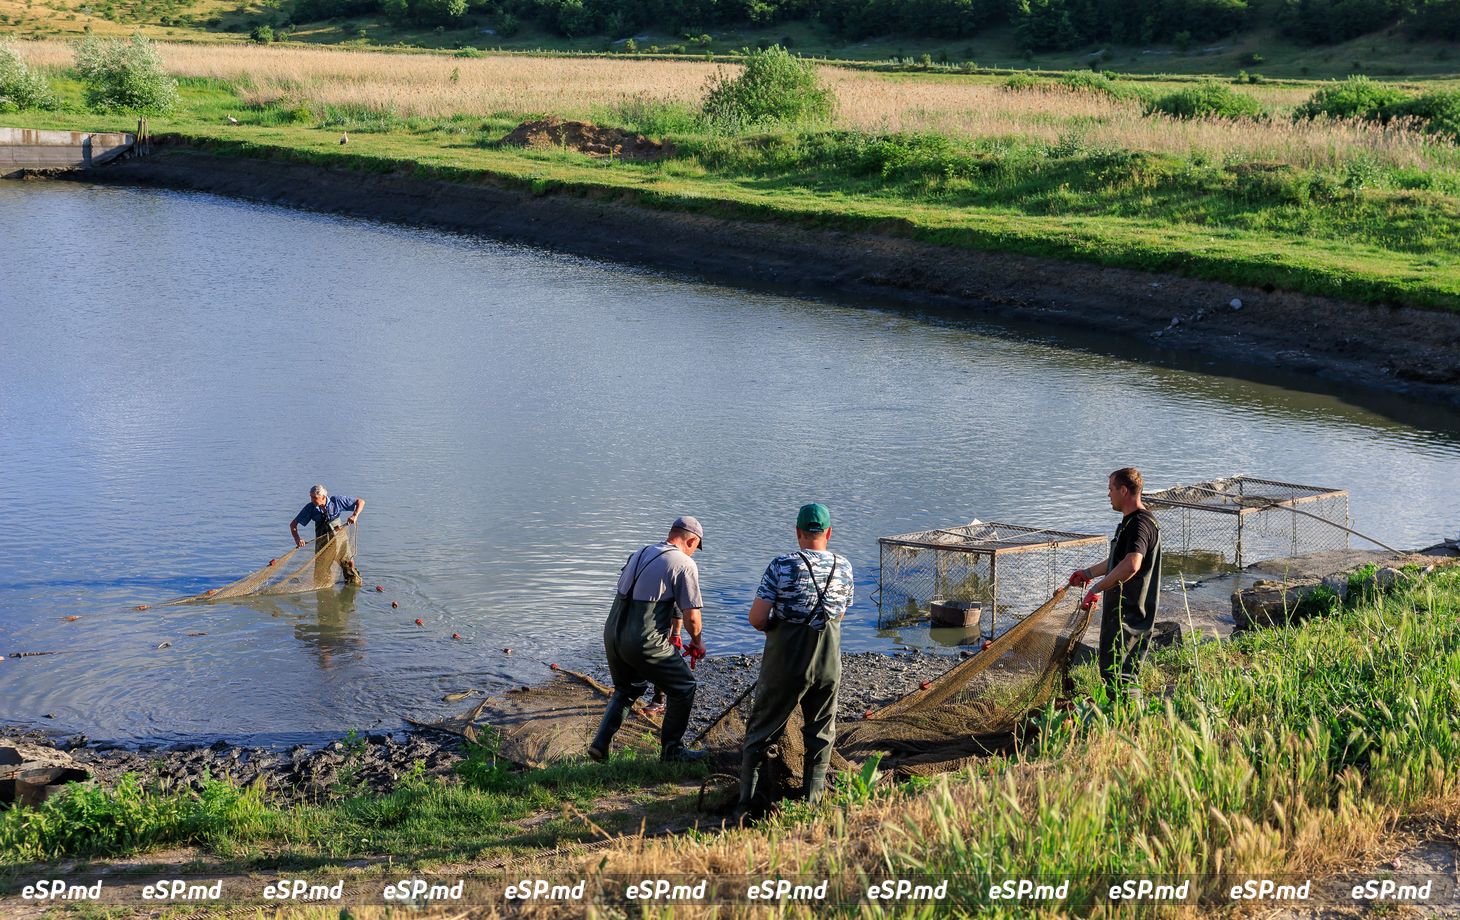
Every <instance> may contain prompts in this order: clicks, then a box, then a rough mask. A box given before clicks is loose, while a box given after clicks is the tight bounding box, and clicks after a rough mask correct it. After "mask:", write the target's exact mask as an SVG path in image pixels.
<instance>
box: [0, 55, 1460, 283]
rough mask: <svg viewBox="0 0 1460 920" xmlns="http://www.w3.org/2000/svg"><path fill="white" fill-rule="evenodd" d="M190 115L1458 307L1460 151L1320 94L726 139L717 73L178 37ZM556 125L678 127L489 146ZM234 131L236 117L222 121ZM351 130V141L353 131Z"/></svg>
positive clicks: (535, 180) (17, 117)
mask: <svg viewBox="0 0 1460 920" xmlns="http://www.w3.org/2000/svg"><path fill="white" fill-rule="evenodd" d="M17 47H19V48H20V49H21V50H22V52H23V54H24V55H25V56H26V57H27V58H28V59H29V60H31V61H32V62H33V63H34V64H36V65H37V66H38V67H41V68H43V69H45V70H46V71H47V72H48V73H49V74H50V75H51V77H52V82H53V84H54V86H55V87H56V89H57V90H58V92H59V94H60V96H61V97H62V100H63V105H62V108H61V110H59V111H54V112H27V113H16V114H12V115H9V116H6V117H5V121H6V123H8V124H12V125H19V126H34V127H56V128H71V129H76V130H94V129H101V128H106V129H126V128H129V127H131V126H133V125H134V124H135V121H134V120H133V119H131V118H128V117H125V116H115V115H113V116H108V115H98V114H94V113H89V112H87V111H86V110H85V106H84V105H83V104H82V101H81V92H80V85H79V83H78V82H77V81H76V79H75V78H74V77H72V76H71V75H70V74H69V71H68V70H67V67H68V63H69V60H70V54H71V52H70V46H69V45H68V44H66V43H63V42H23V43H20V44H19V45H18V46H17ZM162 52H163V58H164V61H165V62H166V65H167V67H168V68H169V70H171V71H172V72H173V73H175V74H177V75H179V76H180V77H182V78H183V86H182V100H183V101H182V105H181V106H180V108H179V109H178V110H177V111H175V112H174V113H172V114H171V115H168V116H166V117H158V118H154V119H153V120H152V126H153V130H154V132H155V133H161V132H168V133H175V134H177V135H180V136H182V137H184V138H187V139H189V140H191V141H193V142H196V143H199V144H203V145H206V146H209V147H211V148H212V149H214V150H217V151H220V152H225V153H237V154H246V155H252V156H265V157H284V158H292V159H298V160H303V161H306V162H316V163H323V164H334V165H340V166H346V167H349V168H354V169H360V170H367V171H378V172H385V171H393V170H399V169H405V170H409V171H413V172H418V173H425V174H428V175H436V176H441V177H444V178H448V179H455V180H461V181H489V182H495V183H502V184H507V185H510V186H515V187H522V188H526V189H530V190H532V191H534V192H538V193H541V192H546V191H550V190H556V191H560V192H564V193H579V194H594V195H601V194H603V193H605V192H610V193H613V194H615V195H618V196H621V197H623V198H625V200H630V201H636V202H638V203H641V204H645V205H648V206H651V207H657V208H668V209H679V210H694V211H699V212H708V213H716V214H721V215H726V216H734V217H743V218H751V219H760V220H778V221H791V222H796V223H801V224H805V225H808V226H824V227H839V228H850V229H870V230H875V231H877V232H893V233H897V234H901V235H905V236H909V237H912V238H916V239H921V240H926V241H930V242H935V243H939V244H946V245H950V246H955V247H968V248H974V249H984V250H995V251H1010V252H1021V253H1031V254H1036V255H1042V256H1050V257H1055V258H1065V259H1076V260H1080V261H1086V262H1095V263H1099V264H1104V265H1114V266H1125V267H1134V268H1141V269H1150V270H1160V271H1175V272H1180V273H1185V274H1189V275H1193V276H1197V277H1204V278H1209V279H1214V280H1221V281H1231V282H1235V283H1240V284H1247V285H1254V286H1263V287H1277V288H1288V289H1294V290H1302V291H1308V292H1312V293H1318V294H1326V295H1333V296H1339V297H1343V298H1349V299H1356V300H1371V301H1387V302H1398V303H1407V304H1413V305H1419V306H1429V307H1438V308H1443V309H1455V308H1457V307H1460V257H1457V255H1456V254H1457V253H1460V148H1457V147H1456V145H1455V144H1454V143H1452V142H1451V141H1450V140H1448V139H1445V138H1443V137H1440V136H1436V135H1431V134H1425V133H1423V132H1420V131H1418V130H1414V129H1413V128H1412V127H1410V126H1407V125H1403V124H1390V125H1377V124H1372V123H1366V122H1353V121H1306V120H1303V121H1294V120H1293V119H1292V118H1291V117H1290V113H1291V112H1292V110H1293V109H1294V108H1295V107H1296V106H1297V105H1298V104H1300V103H1301V102H1302V101H1303V100H1305V99H1306V98H1307V97H1308V96H1309V95H1310V94H1311V93H1312V91H1313V90H1314V89H1315V87H1316V85H1317V84H1313V83H1302V82H1296V81H1294V82H1282V83H1261V84H1256V85H1244V86H1241V87H1238V88H1236V90H1237V91H1240V92H1242V93H1244V94H1247V95H1250V96H1252V97H1254V98H1256V99H1257V100H1258V101H1260V102H1261V103H1262V104H1263V105H1264V106H1266V107H1267V109H1268V110H1269V112H1270V113H1271V114H1270V116H1269V117H1266V118H1262V119H1258V120H1253V119H1239V120H1235V121H1233V120H1225V119H1196V120H1182V119H1173V118H1170V117H1167V116H1164V115H1149V114H1146V101H1147V100H1148V99H1150V98H1152V97H1153V96H1157V95H1160V94H1161V93H1163V92H1167V91H1170V90H1172V89H1174V88H1178V87H1180V86H1184V85H1187V84H1184V83H1182V82H1180V81H1169V80H1168V81H1163V80H1156V79H1147V80H1139V81H1136V80H1116V81H1115V82H1114V83H1112V84H1109V85H1108V86H1106V87H1103V88H1102V87H1096V88H1093V89H1092V88H1089V87H1081V86H1078V85H1069V84H1068V81H1067V80H1065V79H1060V78H1037V79H1033V80H1032V81H1031V80H1030V79H1028V78H1023V79H1016V80H1015V81H1014V84H1013V85H1011V83H1010V80H1009V78H1007V77H1004V76H1000V75H993V74H986V73H971V74H949V73H927V74H923V73H900V74H881V73H871V72H865V71H855V70H848V69H845V68H834V67H827V68H823V69H822V75H823V78H824V80H825V81H826V83H827V84H828V85H829V86H830V87H831V88H832V90H833V91H834V94H835V97H836V102H837V105H836V113H835V115H834V117H833V118H832V119H831V120H830V121H829V122H827V123H823V124H816V125H811V126H803V127H800V128H784V129H776V130H772V131H752V132H748V133H735V132H727V131H723V130H718V129H714V128H712V127H709V126H707V125H705V124H704V123H703V122H701V121H700V120H699V118H698V115H697V107H698V104H699V99H700V98H701V96H702V94H703V93H704V90H705V85H706V81H707V79H709V78H710V77H711V76H712V75H713V74H714V73H715V72H716V71H717V69H718V68H719V67H720V66H721V65H717V64H712V63H709V62H704V61H687V60H636V59H625V58H573V57H525V56H507V55H487V56H462V55H461V54H460V53H457V54H451V55H448V54H405V55H397V54H383V53H380V52H366V51H346V50H338V49H309V48H298V47H288V48H284V47H277V46H275V47H260V46H251V45H235V46H227V47H222V46H216V45H214V46H207V45H186V44H173V45H164V46H163V47H162ZM544 114H553V115H561V116H565V117H577V118H586V119H590V120H593V121H596V122H599V123H601V124H607V125H616V126H621V127H624V128H628V129H631V130H636V131H642V132H644V133H647V134H649V135H651V136H654V137H667V138H669V139H671V140H673V141H674V143H675V150H676V152H675V155H674V156H672V157H669V158H667V159H664V160H661V161H658V162H649V163H646V162H624V161H621V160H616V159H595V158H591V157H588V156H586V155H582V154H579V153H576V152H574V151H572V150H564V149H558V150H523V149H518V148H510V147H502V146H499V145H498V144H497V141H498V140H500V139H501V138H502V137H503V136H504V135H505V134H506V133H507V132H508V131H509V130H511V128H513V127H514V126H515V125H516V124H517V123H518V122H520V121H522V120H523V119H526V118H531V117H538V116H541V115H544ZM229 118H234V119H236V120H237V122H238V124H236V125H235V124H232V123H230V122H229V121H228V119H229ZM342 131H347V132H349V133H350V137H351V142H350V144H349V145H348V146H341V145H340V144H339V143H338V140H339V137H340V133H341V132H342Z"/></svg>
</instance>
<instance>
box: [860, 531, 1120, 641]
mask: <svg viewBox="0 0 1460 920" xmlns="http://www.w3.org/2000/svg"><path fill="white" fill-rule="evenodd" d="M877 544H878V548H879V555H880V557H881V572H880V574H879V575H878V600H877V625H878V626H879V627H881V628H887V627H889V626H900V625H907V624H909V623H917V622H921V621H924V620H929V619H931V618H932V617H933V614H934V608H935V607H936V608H941V609H940V610H939V611H938V612H939V613H940V614H944V615H945V616H946V613H945V612H946V611H951V612H958V611H966V612H967V616H966V620H967V621H968V622H969V625H970V627H971V626H972V622H973V621H974V619H975V613H974V610H973V607H974V606H977V608H978V612H977V617H978V620H977V622H978V628H979V629H980V630H981V632H982V633H983V635H986V636H996V635H998V634H999V632H1000V629H1001V628H1002V629H1008V628H1009V627H1010V626H1012V625H1013V624H1014V623H1015V622H1016V621H1017V620H1018V619H1019V618H1020V617H1022V616H1023V614H1024V613H1026V612H1028V611H1030V610H1033V609H1034V608H1035V607H1038V606H1039V605H1040V604H1042V603H1044V602H1045V601H1046V600H1048V599H1049V596H1050V594H1051V593H1052V592H1053V591H1054V590H1055V589H1056V588H1057V587H1059V586H1060V585H1062V584H1064V583H1065V578H1066V576H1067V575H1068V573H1069V571H1070V570H1072V569H1075V568H1078V567H1079V566H1081V565H1088V564H1089V563H1091V562H1094V561H1097V560H1098V559H1099V557H1101V556H1102V555H1103V554H1104V551H1105V538H1104V537H1102V536H1098V535H1095V534H1083V533H1071V532H1069V531H1063V530H1049V529H1047V528H1034V527H1021V526H1019V525H1017V524H999V523H994V522H987V523H986V522H983V521H977V520H975V521H973V522H971V523H968V524H964V525H962V526H959V527H941V528H934V529H932V530H920V531H917V532H915V533H906V534H901V535H899V536H895V537H882V538H880V539H879V540H878V541H877Z"/></svg>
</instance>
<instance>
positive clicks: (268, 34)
mask: <svg viewBox="0 0 1460 920" xmlns="http://www.w3.org/2000/svg"><path fill="white" fill-rule="evenodd" d="M248 40H249V41H251V42H253V43H254V44H255V45H267V44H269V43H271V42H272V41H273V40H274V27H273V26H271V25H269V24H268V23H264V24H263V25H259V26H254V28H253V31H252V32H250V33H248Z"/></svg>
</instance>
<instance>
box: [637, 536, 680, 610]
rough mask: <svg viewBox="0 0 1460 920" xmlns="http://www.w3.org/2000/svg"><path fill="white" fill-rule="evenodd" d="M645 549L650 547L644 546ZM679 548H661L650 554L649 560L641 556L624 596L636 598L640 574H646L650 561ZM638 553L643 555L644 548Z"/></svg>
mask: <svg viewBox="0 0 1460 920" xmlns="http://www.w3.org/2000/svg"><path fill="white" fill-rule="evenodd" d="M644 549H648V547H647V546H646V547H644ZM677 549H679V547H677V546H671V547H669V549H661V550H660V551H659V552H657V553H655V554H654V555H652V556H650V557H649V558H648V559H647V560H645V559H642V558H641V559H640V560H639V562H638V564H637V565H635V566H634V577H633V578H631V579H630V580H629V589H628V590H627V591H625V592H624V597H626V598H628V599H629V600H633V599H634V588H636V587H638V584H639V576H640V575H642V574H644V570H645V569H647V568H648V567H649V563H650V562H653V561H654V560H655V559H658V558H659V557H660V556H662V555H664V554H665V553H668V552H672V551H674V550H677ZM638 555H639V556H641V557H642V556H643V555H644V550H642V549H641V550H639V552H638Z"/></svg>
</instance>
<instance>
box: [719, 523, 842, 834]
mask: <svg viewBox="0 0 1460 920" xmlns="http://www.w3.org/2000/svg"><path fill="white" fill-rule="evenodd" d="M830 539H831V512H830V511H828V510H827V508H826V506H825V505H822V504H810V505H803V506H802V507H801V510H800V512H799V513H798V514H797V515H796V543H797V544H798V546H799V547H800V549H798V550H797V551H796V552H793V553H786V554H784V555H781V556H777V557H776V558H775V559H772V560H771V564H770V565H769V566H767V567H766V570H765V576H764V577H763V578H761V581H760V587H759V588H758V589H757V590H756V592H755V601H754V602H753V603H752V604H751V606H750V625H751V626H753V627H755V628H756V629H758V630H760V631H761V632H763V633H765V654H764V655H763V656H762V657H761V661H760V677H759V679H758V680H757V682H756V686H755V701H754V703H753V704H752V709H751V715H750V721H749V723H748V724H747V725H746V727H745V748H744V751H743V760H742V765H741V774H740V804H739V806H737V808H736V814H735V818H736V820H737V821H739V820H743V819H744V818H745V817H746V816H747V815H752V814H755V813H758V812H760V811H762V810H763V809H764V807H765V806H766V804H767V803H766V802H765V801H764V799H765V798H766V795H765V790H764V789H762V788H761V786H762V783H763V780H764V777H763V775H762V773H763V770H764V764H765V756H766V751H767V750H768V749H769V748H770V746H771V745H772V744H773V743H774V742H775V741H776V739H777V738H779V737H780V736H781V733H782V732H783V731H785V729H786V723H787V722H788V721H790V718H791V713H793V712H794V711H795V709H796V707H797V706H798V705H799V706H800V707H801V717H802V720H803V722H804V726H803V728H802V735H803V738H804V741H805V745H806V762H805V767H804V771H803V776H804V778H805V784H806V786H805V789H806V798H807V800H808V801H811V802H816V801H818V800H820V798H821V795H822V793H823V792H824V791H825V790H826V771H827V768H828V767H829V766H830V764H831V747H832V742H833V741H834V740H835V738H836V696H837V688H838V687H839V685H840V684H841V676H842V660H841V623H842V617H844V616H845V615H846V612H847V608H848V607H850V606H851V605H852V564H851V563H850V562H848V561H847V560H846V557H845V556H840V555H837V554H836V553H833V552H831V551H829V550H828V549H827V548H826V544H827V541H829V540H830Z"/></svg>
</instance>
